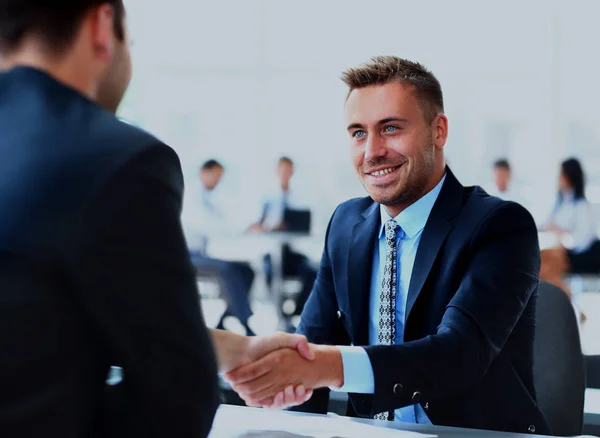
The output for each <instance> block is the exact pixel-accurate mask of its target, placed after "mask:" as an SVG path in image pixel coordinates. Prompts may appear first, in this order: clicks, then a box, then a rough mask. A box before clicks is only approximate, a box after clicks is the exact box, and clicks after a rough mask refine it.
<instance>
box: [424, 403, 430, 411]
mask: <svg viewBox="0 0 600 438" xmlns="http://www.w3.org/2000/svg"><path fill="white" fill-rule="evenodd" d="M423 409H425V410H426V411H428V410H429V402H426V403H425V406H423Z"/></svg>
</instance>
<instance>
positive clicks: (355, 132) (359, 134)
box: [352, 130, 367, 138]
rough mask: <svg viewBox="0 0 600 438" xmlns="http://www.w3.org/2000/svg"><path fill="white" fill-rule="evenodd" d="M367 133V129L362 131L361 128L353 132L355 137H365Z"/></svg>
mask: <svg viewBox="0 0 600 438" xmlns="http://www.w3.org/2000/svg"><path fill="white" fill-rule="evenodd" d="M365 135H367V133H366V132H365V131H361V130H358V131H354V132H353V133H352V137H354V138H362V137H364V136H365Z"/></svg>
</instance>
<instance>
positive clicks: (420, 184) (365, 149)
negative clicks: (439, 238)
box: [345, 83, 445, 206]
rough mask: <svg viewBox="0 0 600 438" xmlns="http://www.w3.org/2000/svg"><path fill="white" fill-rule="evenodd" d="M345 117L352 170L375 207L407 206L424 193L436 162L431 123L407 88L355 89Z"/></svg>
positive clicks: (432, 176)
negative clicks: (378, 204) (376, 204)
mask: <svg viewBox="0 0 600 438" xmlns="http://www.w3.org/2000/svg"><path fill="white" fill-rule="evenodd" d="M345 117H346V121H347V123H348V133H349V135H350V145H351V151H352V160H353V163H354V169H355V171H356V174H357V175H358V178H359V179H360V181H361V182H362V184H363V185H364V187H365V189H367V192H368V193H369V195H370V196H371V198H372V199H373V200H374V201H375V202H377V203H380V204H383V205H386V206H393V205H408V204H410V203H412V202H414V201H415V200H417V199H418V198H420V197H421V196H423V195H424V194H425V193H426V192H425V190H426V189H427V188H428V187H429V186H430V185H431V182H432V179H435V178H436V175H435V172H434V170H435V164H436V160H437V159H439V158H436V145H435V144H434V137H433V136H434V134H435V130H433V129H432V126H433V125H434V124H435V122H434V124H432V125H429V124H428V123H427V121H426V120H425V118H424V115H423V111H422V109H421V107H420V106H419V103H418V101H417V99H416V98H415V96H414V95H413V92H412V90H411V88H410V87H409V86H406V85H402V84H399V83H389V84H385V85H375V86H369V87H365V88H359V89H355V90H353V91H352V92H351V93H350V95H349V96H348V100H347V101H346V106H345ZM444 142H445V136H444ZM442 145H443V144H442ZM440 150H441V149H440ZM441 159H442V160H443V156H442V158H441Z"/></svg>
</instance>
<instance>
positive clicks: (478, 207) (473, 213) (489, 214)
mask: <svg viewBox="0 0 600 438" xmlns="http://www.w3.org/2000/svg"><path fill="white" fill-rule="evenodd" d="M459 217H460V218H461V219H463V218H467V217H468V218H469V221H470V222H471V223H477V224H479V225H482V224H483V223H485V222H488V221H494V222H496V221H503V220H507V219H510V221H509V222H508V223H505V225H506V226H509V227H510V226H511V225H522V224H527V225H529V226H532V227H534V228H535V221H534V219H533V216H532V215H531V213H530V212H529V211H528V210H527V209H526V208H525V207H523V206H522V205H520V204H518V203H516V202H513V201H506V200H503V199H501V198H498V197H496V196H492V195H489V194H488V193H487V192H486V191H485V190H483V189H482V188H481V187H479V186H473V187H465V203H464V205H463V208H462V209H461V212H460V214H459Z"/></svg>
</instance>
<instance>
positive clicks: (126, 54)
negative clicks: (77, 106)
mask: <svg viewBox="0 0 600 438" xmlns="http://www.w3.org/2000/svg"><path fill="white" fill-rule="evenodd" d="M123 21H124V23H123V29H124V35H125V36H124V38H123V40H120V39H119V38H117V36H116V35H114V52H113V57H112V60H111V62H110V64H109V66H108V68H107V70H106V72H105V73H104V75H103V77H102V79H101V81H100V85H99V87H98V103H99V104H100V105H101V106H102V107H104V108H106V109H107V110H109V111H112V112H116V111H117V108H118V107H119V104H120V103H121V101H122V100H123V96H125V92H126V91H127V87H128V86H129V82H130V81H131V76H132V66H131V53H130V51H129V36H128V34H127V25H126V23H125V19H124V20H123Z"/></svg>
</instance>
